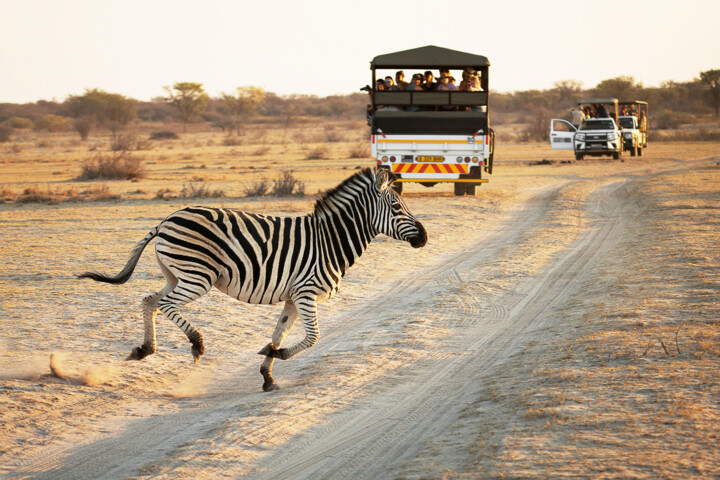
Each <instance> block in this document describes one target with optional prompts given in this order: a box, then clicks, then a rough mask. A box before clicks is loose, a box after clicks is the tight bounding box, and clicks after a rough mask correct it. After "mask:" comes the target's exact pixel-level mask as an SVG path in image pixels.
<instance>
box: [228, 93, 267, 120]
mask: <svg viewBox="0 0 720 480" xmlns="http://www.w3.org/2000/svg"><path fill="white" fill-rule="evenodd" d="M236 92H237V93H236V94H235V95H231V94H229V93H223V94H222V100H223V106H224V108H225V111H226V112H227V114H228V115H229V116H230V118H231V122H232V126H233V128H235V130H237V129H239V128H240V124H241V123H242V118H243V116H247V117H252V116H254V115H256V114H257V112H258V108H259V107H260V104H261V103H262V101H263V99H264V98H265V95H266V93H265V90H263V89H262V88H260V87H253V86H249V87H237V89H236Z"/></svg>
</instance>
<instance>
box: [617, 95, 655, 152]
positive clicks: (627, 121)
mask: <svg viewBox="0 0 720 480" xmlns="http://www.w3.org/2000/svg"><path fill="white" fill-rule="evenodd" d="M619 105H620V117H619V118H620V128H622V130H623V143H624V148H625V150H628V151H629V152H630V156H632V157H634V156H635V155H638V156H642V154H643V149H644V148H647V125H648V120H649V118H648V104H647V102H643V101H641V100H632V101H627V102H619Z"/></svg>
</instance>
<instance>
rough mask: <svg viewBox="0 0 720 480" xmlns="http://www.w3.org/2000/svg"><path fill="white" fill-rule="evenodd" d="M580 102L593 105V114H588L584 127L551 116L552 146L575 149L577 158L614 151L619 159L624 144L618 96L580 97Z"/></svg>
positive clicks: (613, 153) (579, 104)
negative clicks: (600, 110) (601, 110)
mask: <svg viewBox="0 0 720 480" xmlns="http://www.w3.org/2000/svg"><path fill="white" fill-rule="evenodd" d="M578 106H579V107H580V108H583V107H587V106H590V108H591V110H593V111H594V112H593V115H592V116H591V117H590V118H585V120H583V122H582V124H581V125H580V128H576V127H575V126H574V125H573V124H572V123H570V122H568V121H566V120H562V119H558V118H554V119H552V120H550V148H552V149H553V150H573V151H574V152H575V158H576V159H577V160H582V159H583V158H585V156H602V155H611V156H612V157H613V158H614V159H615V160H617V159H619V158H621V157H622V154H623V150H624V144H623V136H622V131H621V130H620V127H619V126H618V100H617V98H590V99H587V100H581V101H579V102H578ZM596 107H597V108H598V109H600V107H602V108H603V109H604V110H605V112H598V111H597V109H596Z"/></svg>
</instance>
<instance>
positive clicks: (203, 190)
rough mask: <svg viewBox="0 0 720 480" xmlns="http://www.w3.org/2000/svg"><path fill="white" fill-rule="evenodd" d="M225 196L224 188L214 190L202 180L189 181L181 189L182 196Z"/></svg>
mask: <svg viewBox="0 0 720 480" xmlns="http://www.w3.org/2000/svg"><path fill="white" fill-rule="evenodd" d="M224 196H225V192H224V191H223V190H212V189H210V187H208V186H207V185H206V184H205V183H202V182H191V183H187V184H185V185H184V186H183V189H182V190H181V191H180V197H181V198H220V197H224Z"/></svg>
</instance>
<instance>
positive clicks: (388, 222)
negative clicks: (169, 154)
mask: <svg viewBox="0 0 720 480" xmlns="http://www.w3.org/2000/svg"><path fill="white" fill-rule="evenodd" d="M376 172H377V174H376V176H375V187H376V188H377V192H378V201H377V209H376V210H375V216H374V218H373V224H374V227H375V228H376V229H377V231H379V232H380V233H384V234H385V235H387V236H389V237H392V238H395V239H397V240H402V241H405V242H409V243H410V245H412V246H413V248H420V247H424V246H425V244H426V243H427V232H426V231H425V227H423V225H422V223H420V222H419V221H418V220H417V219H416V218H415V216H414V215H413V214H412V213H410V210H409V209H408V207H407V205H405V201H404V200H403V198H402V197H401V196H400V195H398V194H397V192H396V191H395V190H394V189H393V188H392V183H393V182H394V181H395V177H394V176H392V175H391V174H390V173H389V172H388V171H387V170H385V169H378V170H376Z"/></svg>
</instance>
